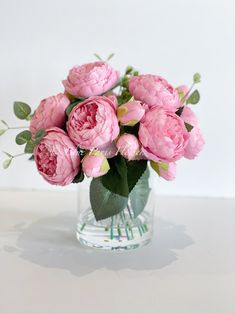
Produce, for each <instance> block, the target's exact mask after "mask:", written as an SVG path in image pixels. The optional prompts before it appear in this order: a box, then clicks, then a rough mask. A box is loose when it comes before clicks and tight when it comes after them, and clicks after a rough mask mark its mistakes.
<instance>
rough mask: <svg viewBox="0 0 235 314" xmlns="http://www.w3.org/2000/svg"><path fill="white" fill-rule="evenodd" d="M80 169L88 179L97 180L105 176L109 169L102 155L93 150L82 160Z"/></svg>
mask: <svg viewBox="0 0 235 314" xmlns="http://www.w3.org/2000/svg"><path fill="white" fill-rule="evenodd" d="M82 169H83V171H84V173H85V174H86V175H87V176H88V177H94V178H97V177H100V176H103V175H104V174H106V173H107V172H108V171H109V169H110V167H109V163H108V160H107V159H106V157H105V156H104V154H103V153H102V152H100V151H98V150H93V151H91V152H90V153H88V154H87V155H86V156H85V157H84V158H83V160H82Z"/></svg>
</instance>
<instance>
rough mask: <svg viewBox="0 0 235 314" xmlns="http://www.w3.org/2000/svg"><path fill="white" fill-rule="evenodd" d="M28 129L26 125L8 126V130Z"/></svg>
mask: <svg viewBox="0 0 235 314" xmlns="http://www.w3.org/2000/svg"><path fill="white" fill-rule="evenodd" d="M19 129H28V126H9V127H8V130H19Z"/></svg>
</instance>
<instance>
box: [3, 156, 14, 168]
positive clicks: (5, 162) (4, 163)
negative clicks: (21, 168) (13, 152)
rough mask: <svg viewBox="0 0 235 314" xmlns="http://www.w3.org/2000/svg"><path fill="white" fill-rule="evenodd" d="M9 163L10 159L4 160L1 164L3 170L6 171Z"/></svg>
mask: <svg viewBox="0 0 235 314" xmlns="http://www.w3.org/2000/svg"><path fill="white" fill-rule="evenodd" d="M11 162H12V158H10V159H6V160H5V161H4V162H3V169H7V168H8V167H9V166H10V164H11Z"/></svg>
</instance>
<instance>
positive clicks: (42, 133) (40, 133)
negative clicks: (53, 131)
mask: <svg viewBox="0 0 235 314" xmlns="http://www.w3.org/2000/svg"><path fill="white" fill-rule="evenodd" d="M45 135H46V131H45V130H43V129H39V130H37V132H36V133H35V138H36V139H37V140H38V141H40V140H41V139H42V138H43V137H44V136H45Z"/></svg>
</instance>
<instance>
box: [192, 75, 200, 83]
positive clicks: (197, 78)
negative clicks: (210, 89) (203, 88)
mask: <svg viewBox="0 0 235 314" xmlns="http://www.w3.org/2000/svg"><path fill="white" fill-rule="evenodd" d="M200 82H201V74H200V73H195V74H194V75H193V83H194V84H197V83H200Z"/></svg>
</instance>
